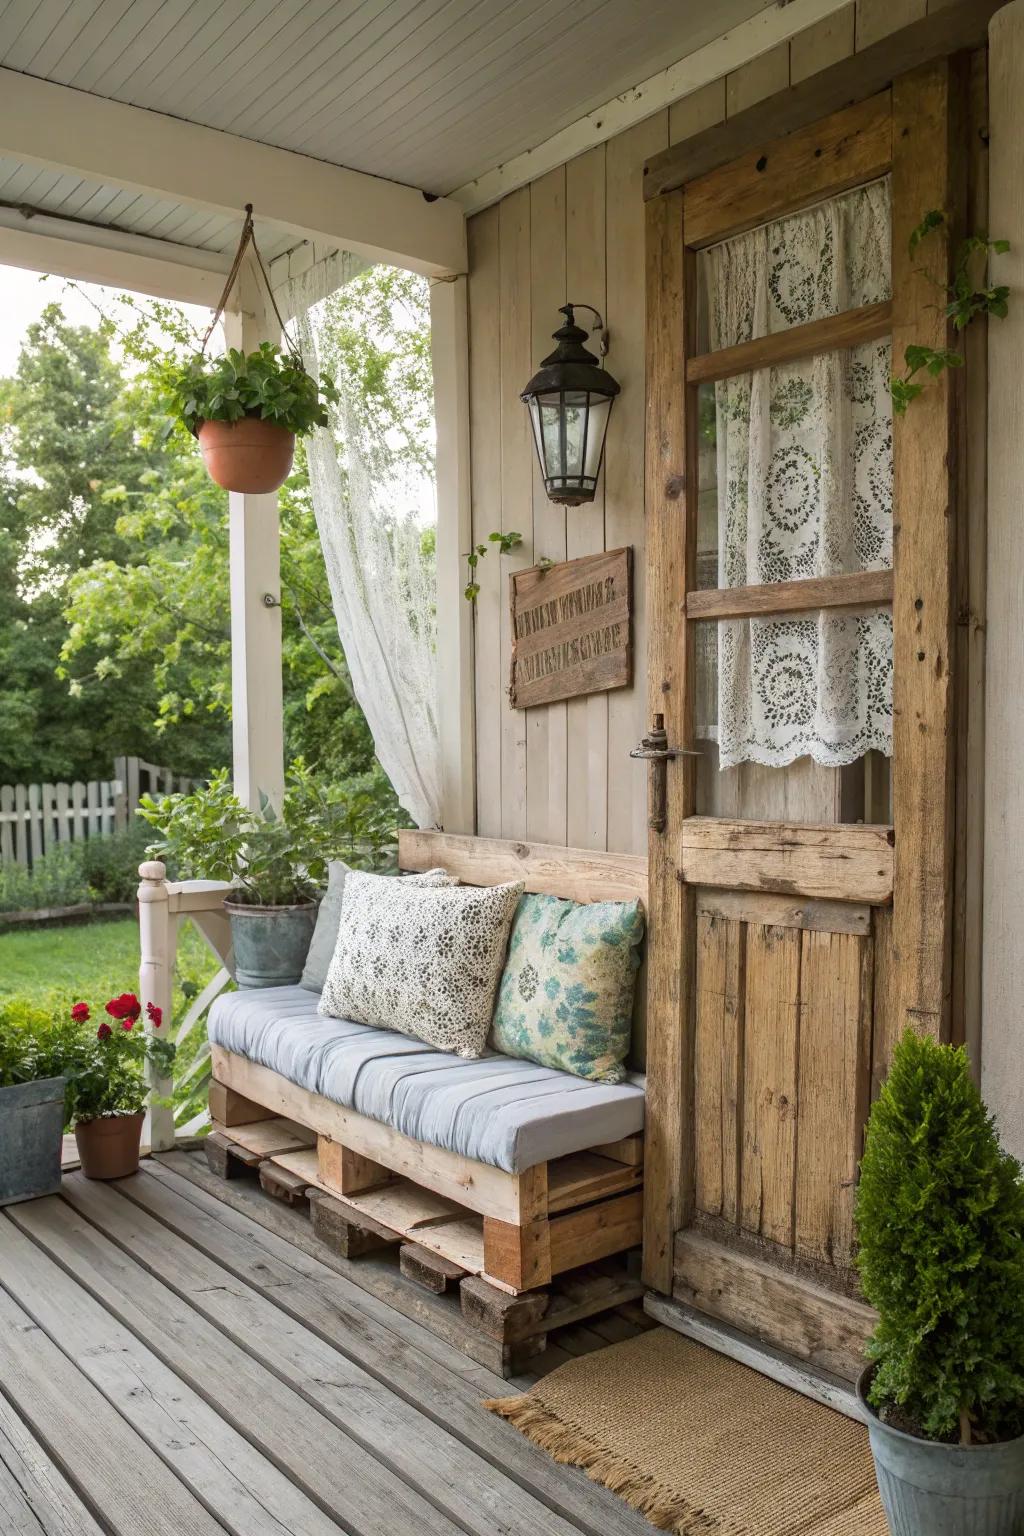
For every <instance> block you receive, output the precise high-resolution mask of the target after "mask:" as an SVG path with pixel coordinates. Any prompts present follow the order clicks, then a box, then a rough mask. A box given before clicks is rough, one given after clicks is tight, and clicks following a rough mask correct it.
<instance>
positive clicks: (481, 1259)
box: [231, 1132, 643, 1294]
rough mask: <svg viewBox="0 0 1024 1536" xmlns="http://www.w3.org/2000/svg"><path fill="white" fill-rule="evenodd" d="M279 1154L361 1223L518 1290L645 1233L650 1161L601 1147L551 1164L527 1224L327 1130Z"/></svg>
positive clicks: (284, 1164) (279, 1160) (283, 1163)
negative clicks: (483, 1210) (400, 1169)
mask: <svg viewBox="0 0 1024 1536" xmlns="http://www.w3.org/2000/svg"><path fill="white" fill-rule="evenodd" d="M231 1134H234V1132H232V1133H231ZM272 1161H273V1162H274V1164H275V1165H276V1166H277V1167H279V1168H283V1169H286V1170H287V1171H288V1172H289V1173H291V1174H293V1175H295V1176H296V1177H297V1178H301V1179H305V1180H306V1182H307V1183H308V1184H309V1185H310V1186H311V1187H313V1188H316V1189H320V1190H322V1191H324V1192H325V1193H326V1194H329V1195H331V1196H332V1197H333V1198H334V1199H335V1200H336V1201H338V1202H339V1203H340V1204H341V1205H342V1206H343V1207H345V1208H346V1209H347V1211H348V1219H349V1221H350V1222H351V1223H352V1224H354V1225H356V1226H358V1225H359V1224H360V1222H361V1221H364V1220H369V1221H370V1222H371V1223H376V1224H378V1225H379V1226H382V1227H384V1228H386V1229H387V1230H388V1231H390V1232H393V1233H396V1234H398V1236H399V1237H403V1238H405V1239H407V1240H408V1241H409V1242H411V1243H414V1244H416V1245H417V1246H418V1247H420V1248H423V1249H426V1250H427V1251H428V1252H430V1253H434V1254H437V1255H438V1256H439V1257H440V1258H442V1259H445V1260H447V1261H448V1263H449V1264H453V1265H456V1266H457V1267H458V1268H459V1269H461V1270H463V1271H465V1273H466V1274H470V1275H483V1276H485V1277H486V1278H487V1280H489V1281H490V1283H491V1284H492V1285H494V1286H497V1287H498V1288H503V1289H506V1290H508V1291H510V1292H512V1293H513V1294H518V1293H520V1292H522V1291H529V1290H534V1289H536V1287H537V1286H538V1285H546V1284H548V1283H550V1281H551V1279H552V1277H553V1276H554V1275H557V1274H560V1273H562V1272H563V1271H565V1270H567V1269H570V1268H573V1267H576V1266H578V1264H579V1263H580V1262H581V1261H583V1260H596V1259H601V1258H605V1257H607V1256H608V1255H609V1254H612V1253H619V1252H623V1251H625V1250H627V1249H628V1248H630V1247H631V1246H633V1245H635V1244H636V1243H638V1242H639V1240H640V1230H641V1220H642V1206H643V1194H642V1190H641V1188H640V1187H638V1186H639V1185H640V1181H641V1180H642V1178H643V1168H642V1166H635V1165H630V1164H626V1163H618V1162H615V1161H613V1160H612V1159H610V1158H606V1157H601V1156H598V1155H595V1154H594V1153H582V1154H580V1155H578V1156H575V1157H567V1158H562V1159H560V1160H559V1161H558V1162H557V1163H551V1164H549V1165H547V1167H546V1169H542V1170H541V1172H542V1173H543V1174H544V1175H545V1177H546V1180H547V1183H546V1187H545V1188H544V1191H543V1201H544V1204H543V1209H542V1210H538V1214H537V1216H536V1218H535V1219H534V1220H532V1221H527V1222H524V1223H522V1224H517V1223H514V1222H506V1221H500V1220H497V1219H496V1218H494V1217H491V1216H486V1215H480V1214H478V1213H476V1212H475V1211H473V1210H470V1209H467V1207H465V1206H463V1205H460V1204H458V1203H457V1202H456V1201H454V1200H452V1199H450V1198H449V1197H448V1196H446V1195H441V1194H438V1193H436V1192H435V1191H433V1190H430V1189H426V1188H424V1187H423V1186H422V1185H420V1184H418V1183H415V1182H413V1180H411V1179H408V1178H404V1177H401V1176H399V1175H396V1174H393V1173H391V1172H390V1171H389V1170H388V1169H387V1168H385V1167H383V1166H382V1165H380V1164H378V1163H374V1162H372V1161H370V1160H369V1159H367V1158H365V1157H362V1156H360V1155H359V1154H354V1153H352V1152H351V1151H350V1149H348V1148H346V1147H342V1146H340V1145H339V1144H338V1143H336V1142H332V1141H330V1140H329V1139H328V1138H327V1137H324V1136H321V1137H319V1138H318V1145H317V1148H316V1149H314V1148H312V1147H307V1148H303V1149H301V1150H299V1151H291V1150H289V1151H286V1152H282V1153H275V1154H272Z"/></svg>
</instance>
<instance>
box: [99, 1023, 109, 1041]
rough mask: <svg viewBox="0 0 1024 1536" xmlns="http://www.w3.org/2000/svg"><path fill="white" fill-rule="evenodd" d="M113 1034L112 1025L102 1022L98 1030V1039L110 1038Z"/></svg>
mask: <svg viewBox="0 0 1024 1536" xmlns="http://www.w3.org/2000/svg"><path fill="white" fill-rule="evenodd" d="M111 1034H112V1030H111V1028H110V1025H109V1024H101V1025H100V1027H99V1029H98V1030H97V1031H96V1039H97V1040H109V1039H110V1036H111Z"/></svg>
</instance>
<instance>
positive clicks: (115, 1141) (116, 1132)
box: [75, 1110, 146, 1179]
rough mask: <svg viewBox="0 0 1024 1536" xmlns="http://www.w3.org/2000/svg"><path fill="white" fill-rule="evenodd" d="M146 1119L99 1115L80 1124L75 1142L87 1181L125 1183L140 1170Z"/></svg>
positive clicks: (138, 1115)
mask: <svg viewBox="0 0 1024 1536" xmlns="http://www.w3.org/2000/svg"><path fill="white" fill-rule="evenodd" d="M145 1118H146V1117H145V1115H144V1114H143V1112H142V1111H141V1110H140V1111H139V1113H138V1114H137V1115H100V1116H98V1118H97V1119H95V1120H80V1121H79V1122H78V1124H77V1125H76V1126H75V1141H76V1142H77V1143H78V1156H79V1158H80V1159H81V1162H82V1172H83V1173H84V1174H85V1176H86V1178H87V1179H123V1178H126V1177H127V1175H128V1174H129V1173H135V1172H136V1170H137V1169H138V1166H139V1141H140V1139H141V1136H142V1122H143V1120H144V1119H145Z"/></svg>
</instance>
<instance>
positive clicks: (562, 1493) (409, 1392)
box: [118, 1167, 650, 1536]
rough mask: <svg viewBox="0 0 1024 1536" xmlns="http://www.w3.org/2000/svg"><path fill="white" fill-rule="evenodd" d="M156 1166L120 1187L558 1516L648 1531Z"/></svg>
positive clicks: (352, 1293) (348, 1303)
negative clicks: (151, 1175)
mask: <svg viewBox="0 0 1024 1536" xmlns="http://www.w3.org/2000/svg"><path fill="white" fill-rule="evenodd" d="M154 1172H155V1174H156V1177H155V1178H149V1179H146V1180H132V1181H131V1182H130V1183H128V1182H126V1183H125V1184H123V1185H120V1186H118V1187H119V1189H120V1190H121V1191H122V1192H123V1193H125V1194H126V1195H127V1196H128V1197H129V1198H131V1199H132V1200H133V1201H134V1202H136V1203H139V1204H141V1205H143V1206H144V1207H145V1209H146V1210H149V1211H151V1212H153V1213H154V1214H155V1215H157V1216H158V1217H159V1218H160V1220H161V1221H163V1222H164V1223H166V1225H168V1226H169V1227H170V1228H171V1229H172V1230H173V1231H175V1232H178V1233H179V1234H182V1235H187V1237H188V1239H189V1241H190V1242H191V1243H193V1244H194V1245H195V1246H196V1247H198V1248H200V1249H201V1250H202V1251H203V1252H204V1253H206V1254H208V1255H209V1256H210V1257H211V1258H213V1259H215V1260H217V1262H218V1263H220V1264H221V1265H223V1266H224V1268H226V1269H228V1270H230V1272H231V1273H232V1274H233V1275H234V1276H235V1277H236V1278H237V1279H240V1280H244V1281H245V1282H246V1283H247V1284H249V1285H251V1286H253V1288H254V1289H256V1290H259V1291H260V1292H261V1293H262V1294H263V1295H264V1296H267V1297H269V1298H271V1299H272V1300H273V1301H274V1302H275V1304H276V1305H277V1306H278V1307H280V1308H282V1309H283V1310H285V1311H287V1312H288V1314H289V1315H290V1316H292V1317H294V1318H295V1319H296V1321H298V1322H300V1323H303V1324H305V1326H307V1327H308V1328H310V1329H312V1330H313V1331H314V1332H315V1333H317V1334H318V1335H319V1336H320V1337H321V1338H322V1339H324V1340H326V1341H327V1342H328V1343H330V1344H332V1345H333V1346H334V1347H335V1348H336V1349H339V1350H341V1351H342V1352H343V1353H344V1354H345V1355H347V1356H348V1357H349V1359H351V1360H353V1361H356V1362H357V1363H358V1364H360V1365H362V1366H363V1367H364V1368H365V1369H366V1370H369V1371H371V1372H372V1373H373V1374H374V1375H375V1376H377V1377H378V1379H380V1380H381V1381H384V1382H386V1383H387V1385H388V1386H389V1387H390V1388H391V1390H392V1391H395V1392H397V1393H399V1394H400V1395H401V1396H402V1397H404V1398H405V1400H406V1402H408V1403H409V1404H410V1405H411V1406H413V1407H415V1408H417V1409H418V1411H419V1412H421V1413H424V1414H426V1415H428V1416H429V1417H431V1418H432V1419H434V1420H435V1422H436V1423H438V1424H441V1425H444V1426H445V1427H446V1428H447V1429H448V1430H450V1431H451V1433H452V1434H453V1435H456V1436H457V1437H458V1438H459V1439H461V1440H462V1441H464V1443H466V1444H467V1445H471V1446H473V1447H475V1449H476V1450H477V1451H479V1452H480V1454H482V1455H483V1456H486V1458H487V1459H488V1460H489V1461H490V1462H491V1463H492V1465H493V1466H495V1467H498V1468H500V1469H501V1470H502V1471H503V1472H505V1473H507V1474H508V1475H509V1476H510V1477H513V1478H515V1480H516V1481H517V1482H519V1483H521V1484H522V1485H523V1486H524V1487H527V1488H529V1489H530V1490H531V1491H532V1492H533V1493H535V1494H536V1495H537V1496H538V1497H540V1498H541V1499H542V1500H543V1501H544V1502H545V1503H548V1504H549V1505H550V1506H551V1507H552V1508H553V1509H556V1510H557V1511H558V1512H559V1513H560V1514H562V1515H563V1516H564V1517H565V1518H566V1519H568V1520H570V1521H572V1522H574V1524H576V1525H577V1526H579V1527H581V1528H582V1529H583V1530H585V1531H593V1532H595V1533H600V1536H638V1533H646V1532H649V1531H650V1526H649V1525H648V1524H647V1522H646V1521H644V1520H642V1519H641V1518H640V1517H639V1516H638V1515H636V1514H634V1512H633V1511H631V1510H630V1509H628V1508H627V1507H626V1506H625V1505H624V1504H623V1503H622V1502H621V1500H619V1499H616V1498H615V1497H614V1495H612V1494H610V1493H608V1492H607V1490H606V1489H603V1488H600V1487H598V1486H597V1485H596V1484H595V1483H593V1482H591V1481H590V1479H589V1478H587V1477H585V1476H584V1475H583V1474H582V1473H579V1472H575V1471H571V1470H567V1469H566V1468H564V1467H558V1466H556V1465H555V1463H553V1462H552V1461H551V1459H550V1457H548V1456H546V1455H545V1454H544V1453H543V1452H542V1451H539V1450H538V1449H537V1448H536V1447H535V1446H534V1445H532V1444H531V1443H530V1441H528V1440H526V1439H525V1438H524V1437H523V1436H522V1435H520V1434H519V1433H518V1431H516V1430H514V1429H513V1428H512V1427H511V1426H510V1425H509V1424H507V1423H506V1422H505V1421H504V1420H502V1419H499V1418H496V1417H495V1416H494V1415H493V1414H490V1413H487V1412H486V1411H485V1410H484V1409H482V1408H481V1407H480V1396H481V1394H480V1392H479V1391H478V1390H476V1389H475V1388H471V1387H468V1386H467V1385H466V1383H465V1381H464V1378H463V1377H462V1375H461V1374H460V1373H452V1372H451V1371H448V1370H446V1369H445V1368H444V1367H442V1366H440V1365H438V1363H437V1362H436V1361H435V1360H434V1359H433V1358H432V1357H428V1358H424V1357H423V1356H422V1355H421V1354H419V1352H418V1351H417V1350H415V1349H414V1348H410V1347H409V1344H408V1342H407V1341H406V1339H405V1338H404V1337H398V1336H396V1335H395V1333H393V1332H392V1331H391V1330H390V1329H386V1328H382V1327H381V1326H379V1325H377V1324H376V1323H375V1322H373V1321H371V1320H370V1319H368V1318H367V1317H366V1315H365V1313H362V1311H361V1307H362V1303H363V1302H364V1301H366V1300H372V1298H367V1297H366V1296H365V1293H363V1292H361V1291H359V1289H358V1288H357V1287H356V1286H354V1285H352V1284H351V1283H350V1282H346V1281H344V1280H342V1279H341V1278H340V1277H339V1276H338V1275H336V1274H335V1273H333V1272H332V1271H331V1270H328V1269H327V1268H326V1267H325V1266H324V1265H322V1264H320V1263H318V1261H317V1260H316V1259H313V1258H310V1257H309V1256H307V1255H303V1254H300V1253H298V1252H297V1251H296V1250H295V1249H294V1248H293V1247H292V1246H291V1245H289V1244H288V1243H287V1242H285V1241H284V1240H282V1239H281V1238H278V1237H276V1236H275V1235H274V1234H273V1233H272V1232H269V1231H266V1230H264V1229H262V1228H260V1227H257V1226H256V1225H255V1224H254V1223H253V1222H252V1221H250V1220H249V1219H248V1217H246V1216H244V1215H242V1214H241V1213H239V1212H237V1211H235V1210H233V1209H226V1208H225V1206H224V1204H223V1203H222V1202H221V1201H219V1200H218V1199H217V1198H216V1197H215V1196H213V1195H209V1194H205V1193H204V1192H203V1191H201V1190H198V1189H194V1188H192V1187H191V1186H189V1185H187V1184H186V1183H185V1181H184V1180H182V1179H181V1178H178V1177H177V1176H176V1175H175V1174H174V1173H173V1172H171V1171H169V1170H167V1169H164V1168H159V1167H157V1168H156V1169H155V1170H154ZM154 1186H157V1187H156V1188H154ZM190 1196H191V1198H190ZM385 1311H386V1309H385ZM386 1315H387V1316H388V1318H389V1322H390V1323H391V1324H392V1327H394V1326H395V1325H396V1324H397V1325H398V1326H399V1327H401V1328H404V1330H406V1331H408V1332H411V1334H412V1336H413V1337H414V1338H416V1337H418V1336H419V1335H421V1334H422V1332H423V1330H422V1329H420V1328H419V1327H418V1326H417V1325H411V1326H410V1325H409V1324H407V1323H404V1320H403V1319H402V1318H400V1317H397V1316H396V1314H394V1313H389V1312H387V1311H386ZM492 1380H493V1386H492V1387H491V1388H490V1390H491V1392H492V1393H494V1394H495V1395H499V1396H507V1395H508V1393H509V1386H508V1383H507V1382H504V1381H502V1380H501V1378H500V1377H493V1378H492Z"/></svg>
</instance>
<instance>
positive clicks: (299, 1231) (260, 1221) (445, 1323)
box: [152, 1152, 515, 1397]
mask: <svg viewBox="0 0 1024 1536" xmlns="http://www.w3.org/2000/svg"><path fill="white" fill-rule="evenodd" d="M164 1168H168V1169H171V1170H173V1171H174V1172H175V1173H177V1174H180V1175H181V1177H182V1178H183V1179H186V1180H187V1181H188V1182H189V1184H191V1185H192V1186H193V1187H194V1188H198V1189H201V1190H204V1191H205V1192H206V1193H207V1194H208V1195H212V1196H213V1197H214V1198H215V1199H216V1200H217V1203H218V1204H219V1205H228V1206H231V1208H232V1209H233V1210H236V1211H241V1212H244V1214H245V1215H246V1216H248V1217H250V1218H251V1220H252V1221H254V1222H255V1223H256V1224H257V1225H258V1226H261V1227H264V1228H266V1230H267V1231H270V1232H274V1233H276V1234H277V1236H279V1237H282V1238H284V1240H285V1241H286V1242H287V1243H288V1244H289V1245H290V1246H292V1247H293V1248H295V1249H297V1250H299V1251H300V1252H302V1253H305V1254H307V1255H309V1256H310V1257H311V1258H313V1259H315V1260H316V1262H317V1263H318V1264H321V1265H322V1266H326V1267H327V1268H328V1269H332V1270H334V1272H335V1273H336V1274H338V1275H342V1276H344V1277H345V1278H346V1279H348V1280H351V1281H352V1282H353V1284H354V1285H355V1287H356V1289H358V1290H360V1291H361V1293H362V1295H363V1297H364V1298H365V1305H366V1308H367V1310H370V1311H372V1312H373V1315H374V1316H377V1317H379V1318H380V1319H381V1320H382V1321H386V1320H387V1319H388V1318H390V1319H392V1323H391V1324H390V1326H394V1324H395V1322H397V1321H398V1320H399V1319H400V1318H402V1317H404V1318H406V1319H407V1320H408V1321H409V1322H411V1323H413V1324H416V1325H417V1328H418V1330H419V1332H420V1334H421V1336H422V1337H424V1338H425V1340H427V1341H429V1342H425V1343H424V1344H423V1345H422V1346H421V1348H422V1351H423V1352H424V1353H427V1354H432V1355H434V1356H435V1358H437V1359H438V1360H440V1361H441V1363H442V1364H443V1365H444V1364H447V1365H449V1366H450V1368H451V1369H453V1370H458V1371H460V1372H461V1374H462V1375H464V1376H465V1377H466V1379H467V1380H469V1381H472V1382H473V1383H474V1384H475V1385H476V1386H478V1387H479V1389H480V1395H481V1397H488V1396H493V1395H494V1394H495V1393H499V1394H501V1393H507V1392H508V1391H509V1384H508V1382H507V1381H504V1380H503V1379H502V1378H501V1377H500V1376H496V1375H495V1374H494V1373H493V1372H492V1371H490V1370H488V1369H487V1368H486V1366H482V1365H478V1364H476V1363H475V1359H476V1357H472V1358H468V1359H467V1356H472V1350H473V1345H474V1342H475V1341H476V1340H477V1339H478V1338H479V1335H477V1334H476V1330H475V1329H474V1328H472V1327H471V1326H470V1325H469V1324H467V1323H465V1322H464V1321H463V1319H462V1316H461V1314H460V1312H459V1309H458V1307H455V1308H454V1313H453V1312H452V1308H451V1307H449V1306H446V1305H445V1299H444V1298H441V1297H437V1296H432V1295H430V1293H429V1292H427V1291H424V1290H423V1289H422V1287H420V1286H418V1285H415V1284H414V1283H413V1282H412V1281H411V1280H407V1279H405V1277H404V1276H403V1275H401V1274H400V1273H399V1271H398V1267H397V1265H396V1264H391V1263H389V1261H388V1260H387V1259H381V1258H378V1257H377V1256H376V1255H375V1254H367V1255H366V1256H365V1257H364V1258H360V1259H343V1258H342V1257H341V1256H340V1255H339V1254H335V1253H332V1252H331V1251H330V1249H328V1248H326V1247H325V1246H324V1244H323V1243H322V1242H321V1241H320V1239H319V1238H318V1237H316V1236H315V1235H314V1232H313V1228H312V1226H311V1225H310V1222H309V1219H308V1218H307V1217H306V1216H305V1215H302V1214H300V1213H299V1212H297V1211H293V1210H289V1209H288V1208H287V1207H286V1206H283V1205H281V1204H279V1203H278V1202H277V1201H276V1200H268V1199H266V1197H265V1196H264V1195H263V1193H262V1191H261V1190H260V1189H259V1188H257V1186H256V1184H255V1183H252V1182H250V1181H249V1180H246V1179H239V1180H236V1181H235V1182H233V1183H231V1184H224V1182H223V1180H221V1179H218V1177H217V1176H216V1174H214V1173H211V1172H210V1170H209V1168H208V1167H207V1165H206V1158H205V1157H204V1156H203V1154H202V1153H198V1154H196V1153H187V1152H165V1153H161V1155H160V1157H159V1158H155V1159H154V1160H153V1167H152V1171H153V1173H154V1174H157V1175H158V1174H159V1173H160V1171H161V1170H162V1169H164ZM450 1300H451V1298H450V1297H449V1298H448V1301H450ZM424 1325H425V1326H424ZM428 1329H430V1330H433V1331H431V1332H428V1331H427V1330H428ZM514 1389H515V1388H514V1386H513V1389H512V1390H514Z"/></svg>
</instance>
